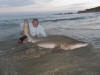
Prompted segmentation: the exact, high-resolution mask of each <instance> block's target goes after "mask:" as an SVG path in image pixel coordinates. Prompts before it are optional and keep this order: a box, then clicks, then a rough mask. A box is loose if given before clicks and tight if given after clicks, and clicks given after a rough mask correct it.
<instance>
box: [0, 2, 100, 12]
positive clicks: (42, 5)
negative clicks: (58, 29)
mask: <svg viewBox="0 0 100 75" xmlns="http://www.w3.org/2000/svg"><path fill="white" fill-rule="evenodd" d="M99 5H100V0H0V10H1V11H0V12H1V13H3V12H35V11H38V12H42V11H56V10H69V9H72V10H79V9H86V8H92V7H95V6H99Z"/></svg>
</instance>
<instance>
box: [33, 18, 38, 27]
mask: <svg viewBox="0 0 100 75" xmlns="http://www.w3.org/2000/svg"><path fill="white" fill-rule="evenodd" d="M32 24H33V26H34V27H37V26H38V19H33V21H32Z"/></svg>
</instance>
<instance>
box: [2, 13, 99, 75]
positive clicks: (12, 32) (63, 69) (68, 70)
mask: <svg viewBox="0 0 100 75" xmlns="http://www.w3.org/2000/svg"><path fill="white" fill-rule="evenodd" d="M33 18H38V19H39V24H40V25H42V26H43V27H44V29H45V31H46V34H47V35H65V36H69V37H72V38H74V39H77V40H81V41H85V42H88V43H89V46H88V47H87V48H81V49H79V51H76V52H72V51H71V52H69V51H68V52H59V51H58V52H57V51H54V52H51V51H50V52H49V51H47V50H46V51H45V49H44V50H43V49H42V50H43V51H41V49H40V50H37V48H34V47H33V46H31V45H26V44H25V45H19V44H18V43H17V40H18V38H19V36H20V31H21V30H20V24H21V23H23V22H24V19H28V21H29V22H30V23H31V22H32V19H33ZM30 46H31V47H30ZM32 48H34V50H35V51H34V50H33V51H32ZM21 50H22V51H23V52H22V51H21ZM27 50H28V51H31V52H28V54H27ZM24 51H25V52H26V54H24V53H25V52H24ZM21 53H22V54H21ZM35 55H36V56H35ZM38 55H39V56H38ZM0 56H1V58H0V61H2V62H1V68H0V72H1V73H2V75H11V74H12V75H33V74H34V75H67V74H68V75H99V74H100V71H99V70H100V65H99V63H100V59H99V57H100V13H99V12H98V13H82V14H78V13H76V12H55V13H49V14H48V13H46V14H32V13H31V14H24V15H0ZM21 57H22V59H20V58H21ZM32 57H33V58H32ZM35 57H38V58H35ZM50 57H51V58H50ZM15 58H16V59H15ZM4 59H5V60H4ZM32 59H33V60H34V61H33V60H32ZM76 60H77V61H76ZM15 61H16V62H15ZM59 61H60V62H59ZM61 61H62V62H61ZM7 62H9V64H8V63H7ZM58 62H59V63H58ZM32 63H33V64H32ZM57 63H58V64H57ZM11 64H12V65H11ZM5 65H6V66H5ZM9 65H10V66H9ZM23 66H24V67H23ZM2 67H4V68H2ZM46 68H47V69H46ZM5 69H6V70H5ZM32 69H33V71H32ZM26 71H28V72H26ZM13 72H14V74H13Z"/></svg>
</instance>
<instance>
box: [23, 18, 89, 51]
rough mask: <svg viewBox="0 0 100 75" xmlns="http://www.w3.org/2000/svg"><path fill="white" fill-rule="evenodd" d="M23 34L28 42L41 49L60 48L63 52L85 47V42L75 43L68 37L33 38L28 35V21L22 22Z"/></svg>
mask: <svg viewBox="0 0 100 75" xmlns="http://www.w3.org/2000/svg"><path fill="white" fill-rule="evenodd" d="M24 34H25V35H26V36H27V37H28V42H32V43H34V44H36V45H37V46H39V47H42V48H50V49H53V48H56V47H57V48H60V49H63V50H74V49H76V48H80V47H85V46H87V45H88V43H86V42H81V41H77V40H75V39H72V38H70V37H66V36H62V35H53V36H48V37H45V38H34V37H32V36H31V35H30V32H29V24H28V21H27V20H25V21H24Z"/></svg>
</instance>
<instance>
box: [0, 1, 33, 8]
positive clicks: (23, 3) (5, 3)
mask: <svg viewBox="0 0 100 75" xmlns="http://www.w3.org/2000/svg"><path fill="white" fill-rule="evenodd" d="M34 3H35V1H34V0H0V8H5V7H19V6H26V5H31V4H34Z"/></svg>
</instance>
